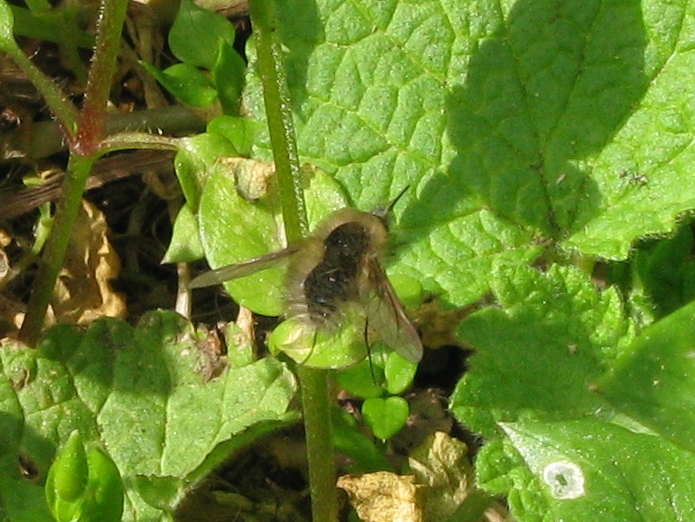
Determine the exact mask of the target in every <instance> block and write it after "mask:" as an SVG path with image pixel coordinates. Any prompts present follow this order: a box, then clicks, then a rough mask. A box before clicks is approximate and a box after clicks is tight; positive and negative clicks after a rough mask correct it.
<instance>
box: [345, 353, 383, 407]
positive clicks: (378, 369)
mask: <svg viewBox="0 0 695 522" xmlns="http://www.w3.org/2000/svg"><path fill="white" fill-rule="evenodd" d="M379 362H380V358H379V357H374V354H373V352H372V356H371V357H367V358H366V359H364V360H362V361H360V362H359V363H357V364H356V365H354V366H351V367H349V368H344V369H342V370H340V371H338V372H336V373H335V381H336V383H337V384H338V386H339V387H340V388H341V389H343V390H345V391H347V392H348V393H350V394H351V395H354V396H355V397H360V398H361V399H369V398H370V397H381V396H382V395H383V394H384V389H383V387H382V386H381V383H382V382H383V381H384V367H383V364H379Z"/></svg>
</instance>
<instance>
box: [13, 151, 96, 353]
mask: <svg viewBox="0 0 695 522" xmlns="http://www.w3.org/2000/svg"><path fill="white" fill-rule="evenodd" d="M94 161H96V158H95V157H90V156H77V155H76V154H73V155H71V156H70V160H69V162H68V168H67V172H68V173H70V175H66V176H65V181H64V182H63V187H62V191H63V192H62V197H61V198H60V199H59V200H58V206H57V209H56V215H55V219H54V220H53V228H52V232H51V235H50V237H49V238H48V242H47V243H46V248H45V249H44V251H43V255H42V256H41V260H40V262H39V269H38V272H37V274H36V279H35V280H34V286H33V287H32V290H31V297H30V298H29V304H28V305H27V313H26V316H25V318H24V322H23V323H22V328H21V330H20V331H19V338H20V339H21V340H22V341H24V342H25V343H27V344H28V345H29V346H34V345H35V344H36V342H37V341H38V339H39V335H40V334H41V327H42V326H43V320H44V317H45V316H46V309H47V308H48V303H50V301H51V296H52V295H53V287H54V286H55V282H56V279H58V273H59V272H60V269H61V268H62V266H63V260H64V259H65V253H66V252H67V249H68V243H69V242H70V236H71V235H72V227H73V225H74V224H75V220H76V219H77V213H78V211H79V209H80V200H81V199H82V192H83V191H84V185H85V182H86V181H87V176H89V172H90V171H91V169H92V165H93V164H94Z"/></svg>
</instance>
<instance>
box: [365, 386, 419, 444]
mask: <svg viewBox="0 0 695 522" xmlns="http://www.w3.org/2000/svg"><path fill="white" fill-rule="evenodd" d="M409 413H410V407H409V406H408V401H406V400H405V399H404V398H403V397H396V396H394V397H387V398H385V399H382V398H380V397H376V398H371V399H367V400H366V401H364V404H362V416H363V417H364V422H366V423H367V426H369V428H370V429H371V430H372V433H373V434H374V436H375V437H377V438H379V439H382V440H388V439H390V438H391V437H393V436H394V435H395V434H396V433H398V432H399V431H401V429H402V428H403V426H405V422H406V421H407V420H408V414H409Z"/></svg>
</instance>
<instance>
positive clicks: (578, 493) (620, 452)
mask: <svg viewBox="0 0 695 522" xmlns="http://www.w3.org/2000/svg"><path fill="white" fill-rule="evenodd" d="M502 429H503V430H504V432H505V433H506V435H507V436H508V437H509V440H510V441H511V445H512V447H513V449H511V448H510V451H516V452H518V454H520V455H521V459H522V463H519V467H518V468H517V469H515V470H508V478H509V479H510V480H511V481H512V483H513V484H514V488H515V491H516V492H515V493H513V494H512V495H510V496H509V502H510V507H511V509H512V513H513V514H514V517H515V519H516V520H519V521H522V522H524V521H527V520H540V519H545V520H625V521H633V520H634V521H638V520H639V521H645V522H646V521H653V522H657V521H662V520H690V519H692V518H693V517H694V516H695V501H694V500H693V499H695V486H694V485H693V481H692V480H691V478H692V477H691V476H692V469H693V465H695V456H694V455H693V454H692V453H690V452H687V451H685V450H683V449H681V448H679V447H678V446H675V445H673V444H671V443H669V442H667V441H665V440H664V439H663V438H661V437H658V436H655V435H653V434H650V433H639V432H634V431H630V430H628V429H626V428H623V427H621V426H616V425H612V424H609V423H605V422H602V421H600V420H596V419H585V420H581V421H567V422H555V423H530V422H520V423H510V424H503V425H502ZM481 458H482V459H483V461H484V462H489V455H488V453H487V451H486V450H485V449H484V450H483V452H482V454H481V455H480V456H479V457H478V461H480V459H481ZM510 458H511V459H512V460H517V458H518V457H515V456H510ZM517 462H518V461H517ZM483 467H484V466H483ZM486 472H487V470H485V469H482V471H481V472H480V473H482V474H485V473H486ZM481 478H483V477H481V476H480V475H479V483H480V480H481ZM483 480H484V478H483ZM482 485H483V486H485V483H484V482H483V484H482Z"/></svg>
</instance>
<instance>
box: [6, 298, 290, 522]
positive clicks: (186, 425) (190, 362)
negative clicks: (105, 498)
mask: <svg viewBox="0 0 695 522" xmlns="http://www.w3.org/2000/svg"><path fill="white" fill-rule="evenodd" d="M199 342H201V340H200V339H198V338H197V335H196V334H195V332H193V330H192V328H191V326H190V324H187V323H186V322H185V321H183V319H181V318H180V317H179V316H178V315H176V314H174V313H171V312H156V313H152V314H150V315H148V316H146V317H145V318H143V320H142V321H141V323H140V325H139V326H138V327H137V328H132V327H130V326H129V325H128V324H127V323H125V322H123V321H120V320H102V321H98V322H97V323H95V324H94V325H92V326H91V327H90V328H89V330H87V331H86V332H82V331H80V330H78V329H76V328H73V327H68V326H61V327H57V328H54V329H53V330H51V331H49V333H48V334H47V335H46V337H45V338H44V339H43V341H42V342H41V344H40V347H39V349H37V350H30V349H24V348H21V347H19V346H12V345H9V346H6V347H3V348H2V349H1V350H0V363H1V366H0V368H1V371H2V376H0V419H2V426H3V429H2V430H1V431H0V448H1V452H0V468H2V473H0V505H2V506H3V509H4V511H5V513H6V516H7V517H8V520H12V521H32V522H33V521H41V520H50V519H49V518H46V517H47V515H48V512H47V510H46V509H47V508H46V504H45V501H44V500H43V488H42V485H43V483H44V481H45V478H46V475H45V474H46V472H47V470H48V466H49V465H50V463H51V461H52V459H53V458H54V455H55V452H56V448H57V447H58V446H59V445H60V444H61V442H63V441H65V440H67V437H68V436H69V435H70V433H71V432H72V431H73V430H75V429H77V430H79V431H80V434H81V436H82V438H83V440H85V441H91V442H98V443H99V444H100V445H102V446H103V447H104V448H105V449H106V450H107V451H108V452H109V454H110V456H111V458H112V459H113V460H114V462H115V463H116V465H117V466H118V468H119V471H120V473H121V475H122V477H123V480H124V483H125V487H126V505H125V512H124V520H126V521H131V520H132V521H134V520H152V521H154V520H165V519H166V517H165V512H164V511H163V510H162V509H163V508H167V509H173V508H174V507H175V504H176V502H177V501H178V500H179V499H180V498H181V496H182V495H183V493H184V492H185V491H186V490H187V488H188V487H190V485H191V483H194V482H195V481H196V480H197V479H198V478H199V477H200V476H202V475H203V474H204V473H205V471H209V470H210V469H211V468H212V467H213V466H215V465H216V464H218V463H219V461H220V459H222V458H224V457H225V456H228V455H230V454H231V453H232V452H233V451H235V450H237V449H238V448H239V447H240V446H241V445H242V444H247V443H249V442H250V441H251V440H253V436H254V434H255V436H258V435H260V434H261V433H263V432H265V431H267V430H268V429H269V426H270V423H272V422H275V423H280V422H287V421H289V420H292V419H296V415H295V414H294V413H292V412H290V411H289V410H288V408H289V404H290V401H291V400H292V397H293V395H294V392H295V382H294V378H293V376H292V374H291V373H290V372H289V371H288V370H287V369H286V368H285V367H284V365H282V364H281V363H279V362H277V361H276V360H274V359H264V360H262V361H258V362H256V363H253V364H248V365H245V366H240V367H230V368H228V369H227V370H226V371H224V372H223V373H222V375H220V376H219V377H216V378H213V379H211V380H206V378H205V377H204V375H203V372H202V371H201V369H202V368H204V367H205V365H206V363H207V362H208V361H207V360H206V358H205V356H204V355H203V352H202V351H201V350H200V349H199V348H198V344H197V343H199ZM242 433H243V436H242ZM218 448H224V451H223V452H220V451H219V449H218ZM20 457H21V459H23V462H31V463H32V464H33V467H35V469H36V476H35V477H32V479H31V481H30V480H29V479H28V478H26V477H23V476H22V475H21V474H20V471H19V467H18V464H17V463H18V459H19V458H20ZM163 480H166V481H168V484H169V486H168V488H162V487H161V484H160V483H161V482H162V481H163ZM172 481H173V482H172ZM158 484H159V485H158ZM27 506H32V507H31V509H28V507H27ZM154 506H157V507H154ZM159 508H162V509H159Z"/></svg>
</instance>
